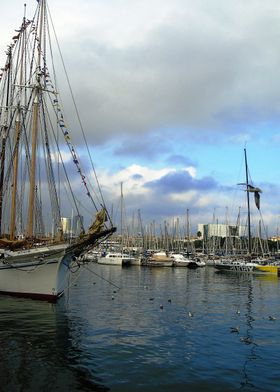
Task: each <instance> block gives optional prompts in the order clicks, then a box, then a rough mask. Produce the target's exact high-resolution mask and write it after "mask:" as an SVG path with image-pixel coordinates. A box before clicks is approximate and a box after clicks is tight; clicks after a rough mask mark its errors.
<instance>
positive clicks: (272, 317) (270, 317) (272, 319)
mask: <svg viewBox="0 0 280 392" xmlns="http://www.w3.org/2000/svg"><path fill="white" fill-rule="evenodd" d="M268 319H269V320H270V321H275V320H276V317H274V316H268Z"/></svg>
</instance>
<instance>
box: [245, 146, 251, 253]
mask: <svg viewBox="0 0 280 392" xmlns="http://www.w3.org/2000/svg"><path fill="white" fill-rule="evenodd" d="M244 156H245V171H246V192H247V211H248V253H249V255H250V254H251V252H252V244H251V214H250V197H249V179H248V163H247V153H246V148H244Z"/></svg>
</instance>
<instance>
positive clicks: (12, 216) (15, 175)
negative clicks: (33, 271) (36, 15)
mask: <svg viewBox="0 0 280 392" xmlns="http://www.w3.org/2000/svg"><path fill="white" fill-rule="evenodd" d="M24 7H25V8H26V4H25V5H24ZM24 14H25V12H24ZM22 28H23V37H22V39H21V41H20V44H21V61H20V64H21V66H20V78H19V85H20V89H22V87H21V86H22V83H23V60H24V52H25V15H24V17H23V23H22ZM19 97H21V94H20V95H19ZM20 99H21V98H19V102H18V108H17V114H16V121H15V136H14V146H15V148H14V159H13V182H12V204H11V214H10V239H11V240H14V239H15V230H16V196H17V181H18V161H19V159H18V153H19V137H20V128H21V120H20V116H21V107H20V105H21V101H20Z"/></svg>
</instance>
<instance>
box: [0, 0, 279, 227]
mask: <svg viewBox="0 0 280 392" xmlns="http://www.w3.org/2000/svg"><path fill="white" fill-rule="evenodd" d="M26 3H27V14H29V13H30V15H32V14H33V9H34V7H35V6H36V1H35V0H34V1H33V0H28V1H27V2H26ZM49 8H50V11H51V14H52V18H53V23H54V25H55V26H56V33H57V36H58V39H59V42H60V45H61V48H62V52H63V55H64V61H65V64H66V67H67V70H68V75H69V78H70V80H71V84H72V89H73V92H74V95H75V98H76V103H77V106H78V108H79V112H80V116H81V119H82V122H83V127H84V130H85V133H86V135H87V139H88V142H89V145H90V148H91V151H92V155H93V160H94V162H95V165H96V169H97V173H98V175H99V179H100V182H101V184H102V187H103V190H104V194H105V198H106V200H107V203H108V205H109V206H110V205H111V204H114V205H117V203H118V200H119V196H120V194H119V192H120V182H123V184H124V196H125V205H126V210H127V215H128V216H131V215H132V214H133V213H135V212H136V211H137V210H138V209H141V213H142V215H143V219H144V220H145V222H147V223H148V222H150V221H152V220H156V221H157V222H159V223H161V222H163V221H164V220H169V221H172V220H173V219H175V218H177V217H179V218H180V219H181V220H182V221H183V220H184V219H185V213H186V210H187V209H189V211H190V216H191V223H192V226H193V230H194V231H196V225H197V224H198V223H211V221H212V219H213V211H215V214H216V218H217V219H219V221H220V222H224V221H225V215H226V213H225V211H226V209H228V211H229V212H228V214H229V220H230V221H232V222H234V221H235V220H236V216H237V211H238V207H239V206H242V208H243V206H244V200H245V193H244V192H243V191H242V190H241V189H240V187H238V186H237V185H236V184H237V183H239V182H244V178H245V177H244V158H243V149H244V147H245V146H246V148H247V153H248V161H249V167H250V174H251V177H252V180H253V182H254V184H255V185H258V186H260V187H261V189H262V190H263V194H262V195H261V211H262V216H263V219H264V223H265V225H266V226H268V227H269V229H270V232H271V233H272V232H274V231H276V227H277V225H278V216H279V213H280V211H279V207H280V202H279V200H280V197H279V196H280V186H279V179H280V169H279V163H280V154H279V151H280V71H279V70H280V51H279V44H280V27H279V26H280V25H279V21H280V4H279V1H276V0H267V1H266V2H263V1H260V0H249V1H246V2H244V1H243V0H235V1H233V0H225V1H221V0H212V1H211V2H209V1H207V0H197V1H194V0H172V1H170V0H141V1H140V0H133V1H131V0H129V1H128V0H108V1H106V2H104V1H101V0H80V1H79V2H77V1H74V0H68V1H66V0H61V1H59V2H56V1H54V0H49ZM22 10H23V4H22V2H21V1H19V0H10V1H9V3H8V4H5V6H3V7H2V10H1V14H2V15H3V16H4V23H3V22H2V23H1V25H0V36H1V40H0V59H1V63H3V61H4V57H2V55H1V53H3V52H4V50H5V47H6V42H7V41H8V42H9V39H10V37H11V36H12V34H13V27H14V23H15V20H19V21H20V20H21V15H22ZM64 84H65V83H64ZM64 84H63V82H62V87H64ZM67 105H68V106H69V107H70V102H68V97H67V95H66V102H65V108H66V109H67ZM68 119H69V123H72V120H73V118H72V114H71V109H70V114H69V115H68ZM73 129H74V136H75V138H76V141H77V143H78V144H80V152H81V153H82V154H83V153H84V150H83V147H82V144H81V143H80V140H81V139H80V137H79V136H78V135H76V134H75V129H76V128H75V123H74V125H73V126H72V130H73ZM252 204H253V203H252ZM244 208H245V207H244ZM244 211H245V210H244ZM256 212H257V211H254V214H255V213H256ZM244 215H245V213H244ZM258 219H259V215H258V214H256V217H255V222H257V220H258ZM255 224H256V223H255Z"/></svg>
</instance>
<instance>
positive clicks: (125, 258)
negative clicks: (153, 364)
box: [97, 253, 133, 265]
mask: <svg viewBox="0 0 280 392" xmlns="http://www.w3.org/2000/svg"><path fill="white" fill-rule="evenodd" d="M132 259H133V257H130V256H129V255H126V254H121V253H107V254H106V255H105V256H101V257H98V259H97V263H98V264H106V265H130V264H131V260H132Z"/></svg>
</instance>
